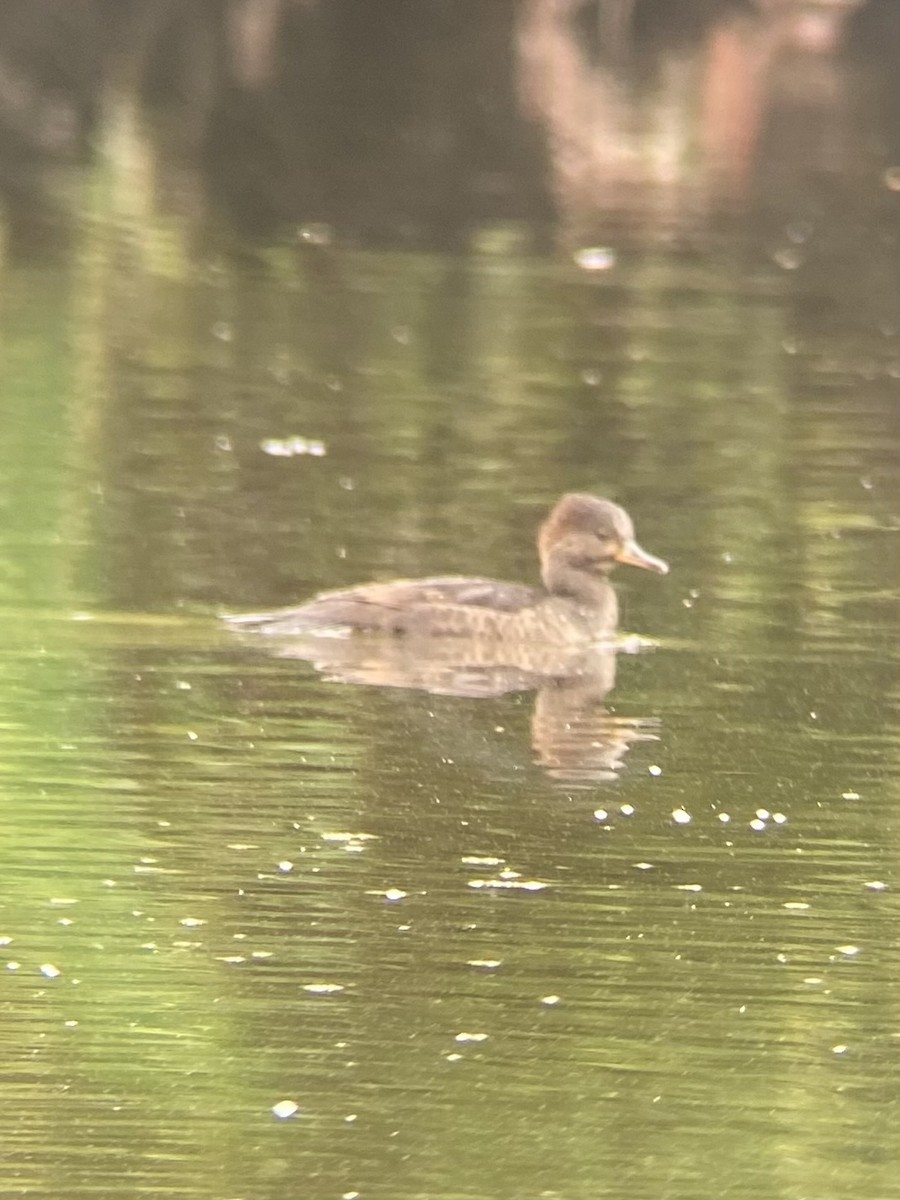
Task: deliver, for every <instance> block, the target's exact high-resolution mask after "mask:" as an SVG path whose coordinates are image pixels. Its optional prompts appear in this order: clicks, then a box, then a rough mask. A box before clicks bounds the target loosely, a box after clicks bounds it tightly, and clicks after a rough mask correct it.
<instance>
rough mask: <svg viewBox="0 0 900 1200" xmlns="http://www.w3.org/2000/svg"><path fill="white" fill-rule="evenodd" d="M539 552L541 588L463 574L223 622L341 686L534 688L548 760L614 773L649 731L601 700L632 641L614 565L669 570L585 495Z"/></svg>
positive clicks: (552, 521)
mask: <svg viewBox="0 0 900 1200" xmlns="http://www.w3.org/2000/svg"><path fill="white" fill-rule="evenodd" d="M538 553H539V556H540V563H541V579H542V582H543V586H542V587H541V588H531V587H527V586H524V585H522V584H514V583H503V582H498V581H497V580H493V579H482V578H467V577H459V576H447V577H435V578H428V579H415V580H406V579H399V580H393V581H390V582H387V583H368V584H362V585H360V586H358V587H353V588H348V589H345V590H342V591H335V592H324V593H322V594H320V595H318V596H315V597H314V598H313V599H311V600H309V601H308V602H307V603H306V604H303V605H300V606H299V607H297V608H284V609H278V610H275V611H273V612H262V613H246V614H237V615H230V616H226V617H225V618H224V620H225V622H226V623H227V625H228V626H229V627H230V628H231V629H233V630H235V631H236V632H238V633H241V634H246V635H253V636H255V637H259V636H260V635H262V637H264V638H265V639H266V648H267V649H268V650H269V651H271V652H272V653H275V654H277V655H278V656H279V657H288V658H300V659H305V660H307V661H309V662H311V663H312V664H313V665H314V666H315V667H316V669H317V670H319V671H321V672H323V674H325V675H326V677H327V678H329V679H331V680H335V681H340V682H348V683H358V684H370V685H379V686H382V687H406V688H418V689H421V690H424V691H428V692H433V693H437V694H441V695H450V696H469V697H485V696H499V695H503V694H504V693H506V692H511V691H524V690H532V689H533V690H536V691H537V700H536V704H535V710H534V717H533V721H532V740H533V744H534V748H535V750H536V752H537V756H538V760H539V762H540V763H541V764H542V765H543V766H544V767H545V769H547V770H548V772H550V773H551V774H552V775H553V776H554V777H556V778H559V779H561V780H564V781H566V782H569V783H575V782H578V781H583V782H593V781H596V780H598V779H602V778H611V777H614V776H615V773H616V771H617V770H618V769H619V768H620V767H621V765H622V761H623V759H624V755H625V754H626V752H627V750H628V747H629V746H630V744H631V743H632V742H633V741H635V740H639V739H644V738H646V737H648V736H652V735H650V734H648V733H647V731H646V723H645V722H635V721H628V720H619V719H616V718H615V717H613V716H612V715H611V714H610V713H608V712H607V711H606V710H605V709H603V708H602V706H601V702H602V700H603V698H604V697H605V696H606V695H607V693H608V692H609V691H610V689H611V688H612V686H613V683H614V682H615V670H616V654H617V652H618V651H619V650H620V649H622V648H623V647H622V643H621V641H620V640H617V636H616V635H617V625H618V600H617V597H616V593H615V591H614V589H613V587H612V585H611V583H610V581H609V574H610V572H611V571H612V569H613V568H614V567H615V566H616V564H617V563H629V564H631V565H632V566H637V567H643V568H646V569H647V570H651V571H655V572H657V573H659V574H661V575H665V574H666V573H667V572H668V566H667V565H666V563H664V562H663V561H662V559H659V558H655V557H654V556H653V555H652V554H648V553H647V552H646V551H645V550H643V549H642V548H641V547H640V546H639V545H638V543H637V541H636V540H635V536H634V527H633V525H632V522H631V518H630V517H629V516H628V514H627V513H626V512H625V510H624V509H623V508H620V507H619V505H617V504H613V503H612V502H611V501H609V500H602V499H599V498H598V497H595V496H590V495H585V494H580V493H570V494H568V495H565V496H563V497H562V498H561V499H560V500H559V501H558V502H557V504H556V505H555V506H554V508H553V510H552V511H551V512H550V514H549V516H548V517H547V519H546V520H545V521H544V523H543V524H542V525H541V527H540V530H539V533H538ZM360 635H365V636H360ZM631 648H634V647H633V644H632V647H631Z"/></svg>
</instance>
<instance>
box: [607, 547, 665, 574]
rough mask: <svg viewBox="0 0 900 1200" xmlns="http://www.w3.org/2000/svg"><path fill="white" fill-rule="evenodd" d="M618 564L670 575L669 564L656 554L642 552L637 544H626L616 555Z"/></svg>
mask: <svg viewBox="0 0 900 1200" xmlns="http://www.w3.org/2000/svg"><path fill="white" fill-rule="evenodd" d="M616 562H620V563H627V565H628V566H629V567H643V568H644V570H645V571H656V573H657V574H658V575H668V573H669V564H668V563H667V562H664V561H663V560H662V559H661V558H657V557H656V555H655V554H648V553H647V551H646V550H642V549H641V547H640V546H639V545H638V544H637V542H625V544H624V545H623V546H622V549H621V550H620V551H619V553H618V554H617V555H616Z"/></svg>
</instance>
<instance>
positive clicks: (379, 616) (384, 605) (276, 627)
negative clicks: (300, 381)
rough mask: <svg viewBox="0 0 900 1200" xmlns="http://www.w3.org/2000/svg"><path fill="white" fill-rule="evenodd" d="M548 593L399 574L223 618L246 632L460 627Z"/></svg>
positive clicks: (441, 629) (444, 629)
mask: <svg viewBox="0 0 900 1200" xmlns="http://www.w3.org/2000/svg"><path fill="white" fill-rule="evenodd" d="M542 594H543V593H541V592H538V591H536V590H535V589H533V588H529V587H525V586H524V585H523V584H517V583H500V582H498V581H497V580H494V579H478V578H474V579H473V578H468V577H462V576H444V577H435V578H432V579H395V580H392V581H391V582H389V583H369V584H363V585H362V586H361V587H354V588H346V589H343V590H341V591H337V592H323V593H321V595H319V596H315V597H314V598H313V599H312V600H310V601H309V602H308V603H307V604H303V605H301V606H300V607H299V608H281V609H276V610H275V611H273V612H262V613H240V614H235V615H233V616H226V617H225V618H224V620H225V621H226V622H227V624H229V625H230V626H232V627H233V628H235V629H238V630H243V631H244V632H247V633H269V634H276V635H282V636H283V635H297V634H302V633H310V632H316V631H318V632H323V631H325V630H328V631H334V632H338V633H339V632H342V631H343V632H346V631H349V630H354V629H356V630H365V631H371V632H382V633H415V632H416V631H420V632H422V633H431V634H434V633H438V632H448V633H450V632H455V629H456V626H457V625H458V624H460V622H461V621H464V615H465V613H466V612H472V610H480V611H485V612H487V611H492V612H505V613H514V612H519V611H520V610H521V609H523V608H527V607H528V606H529V605H531V604H534V603H535V602H536V601H537V600H539V599H540V598H541V596H542ZM473 615H474V614H473Z"/></svg>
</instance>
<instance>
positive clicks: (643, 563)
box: [538, 492, 669, 598]
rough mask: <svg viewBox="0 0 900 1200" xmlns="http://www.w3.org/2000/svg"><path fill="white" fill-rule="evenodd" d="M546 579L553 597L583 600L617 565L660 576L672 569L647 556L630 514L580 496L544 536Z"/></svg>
mask: <svg viewBox="0 0 900 1200" xmlns="http://www.w3.org/2000/svg"><path fill="white" fill-rule="evenodd" d="M538 552H539V553H540V557H541V578H542V579H543V581H544V587H546V589H547V591H548V592H552V593H554V594H556V595H568V596H575V597H576V598H582V597H583V596H584V594H585V591H586V590H590V587H591V581H593V580H594V579H595V578H596V576H598V575H602V576H605V575H607V574H608V573H609V572H610V571H611V570H612V569H613V567H614V566H615V565H616V563H629V564H630V565H631V566H633V567H644V568H645V569H646V570H648V571H656V572H658V574H660V575H666V574H667V573H668V570H669V567H668V564H667V563H665V562H663V560H662V559H661V558H656V557H655V556H654V555H652V554H648V553H647V551H646V550H643V549H642V548H641V547H640V546H639V545H638V543H637V542H636V540H635V537H634V525H632V523H631V517H629V515H628V513H627V512H626V511H625V509H624V508H620V507H619V505H618V504H613V502H612V501H611V500H601V499H599V497H597V496H589V495H586V494H583V493H580V492H570V493H569V494H568V495H566V496H563V497H562V499H560V500H559V501H558V502H557V504H556V505H555V507H554V508H553V510H552V511H551V513H550V515H549V517H547V519H546V521H545V522H544V523H543V525H542V526H541V528H540V532H539V534H538Z"/></svg>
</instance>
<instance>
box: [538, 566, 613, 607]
mask: <svg viewBox="0 0 900 1200" xmlns="http://www.w3.org/2000/svg"><path fill="white" fill-rule="evenodd" d="M541 577H542V579H543V581H544V587H545V588H546V589H547V591H548V592H549V593H550V595H551V596H560V597H564V598H565V599H567V600H574V601H575V602H576V603H577V604H579V605H581V606H582V607H583V608H590V609H600V610H603V613H604V616H605V617H606V618H607V620H611V621H613V622H614V621H615V620H616V618H617V616H618V602H617V600H616V593H615V589H614V588H613V586H612V584H611V583H610V582H609V579H608V578H607V577H606V575H599V574H596V573H593V572H589V571H584V570H582V569H580V568H578V567H573V566H572V564H571V563H567V562H559V561H554V560H553V558H552V557H551V558H550V559H549V560H548V561H547V562H545V564H544V568H543V570H542V572H541Z"/></svg>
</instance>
